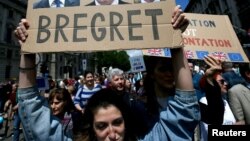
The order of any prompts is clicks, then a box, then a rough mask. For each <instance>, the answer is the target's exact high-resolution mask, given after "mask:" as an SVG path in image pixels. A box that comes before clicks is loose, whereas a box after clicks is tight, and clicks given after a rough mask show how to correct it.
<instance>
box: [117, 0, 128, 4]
mask: <svg viewBox="0 0 250 141" xmlns="http://www.w3.org/2000/svg"><path fill="white" fill-rule="evenodd" d="M119 4H130V3H128V2H125V1H122V0H119Z"/></svg>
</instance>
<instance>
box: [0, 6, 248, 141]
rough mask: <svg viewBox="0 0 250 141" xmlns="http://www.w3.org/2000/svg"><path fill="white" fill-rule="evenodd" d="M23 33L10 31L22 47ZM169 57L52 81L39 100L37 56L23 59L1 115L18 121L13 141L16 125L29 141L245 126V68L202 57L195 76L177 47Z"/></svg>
mask: <svg viewBox="0 0 250 141" xmlns="http://www.w3.org/2000/svg"><path fill="white" fill-rule="evenodd" d="M172 21H173V23H172V24H173V26H174V28H181V27H183V26H186V24H188V20H187V19H186V18H185V16H184V14H183V12H182V11H181V9H180V7H179V6H177V7H176V8H175V9H174V12H173V17H172ZM28 30H29V22H28V21H27V20H26V19H22V20H21V22H20V24H19V26H18V27H17V29H16V30H15V34H16V36H17V38H18V39H19V42H20V43H21V45H22V43H24V42H25V41H26V39H27V38H28V32H27V31H28ZM170 50H171V55H172V57H171V58H165V57H155V56H150V57H149V58H148V59H147V60H146V62H145V64H146V68H147V71H146V72H142V73H140V74H138V75H136V76H135V74H134V73H132V72H130V73H126V72H124V71H123V70H121V69H119V68H112V69H110V70H109V71H108V72H107V76H106V75H103V76H102V75H97V74H94V73H93V72H90V71H86V72H85V73H84V74H83V77H82V78H81V79H65V80H63V81H61V82H60V83H55V82H54V81H53V79H51V80H50V88H49V89H48V90H47V91H46V92H45V93H41V92H40V91H39V90H38V88H37V86H36V76H37V75H36V64H35V54H23V53H21V58H20V67H19V70H20V73H19V82H18V83H12V85H8V92H9V93H10V94H9V98H7V99H6V98H5V100H2V99H1V101H0V106H1V109H3V113H7V109H9V107H10V106H12V108H11V109H12V110H13V111H12V112H11V113H13V117H14V119H19V120H18V121H19V124H16V126H14V129H18V130H14V132H15V131H16V132H17V133H16V135H17V139H15V140H19V139H18V131H19V125H20V122H21V124H22V129H23V132H24V136H25V139H26V140H27V141H37V140H41V141H45V140H51V141H55V140H59V141H71V140H76V141H112V140H115V141H175V140H176V141H192V140H203V141H206V140H207V135H208V125H213V124H214V125H249V124H250V111H249V110H247V107H248V106H249V105H250V64H249V63H245V64H244V63H242V64H240V65H239V69H237V70H238V71H235V70H234V69H233V65H232V64H233V63H229V62H223V60H219V59H217V58H215V57H213V56H210V55H208V56H205V57H204V60H203V61H204V64H206V66H207V67H206V68H205V69H204V71H203V72H197V71H196V70H194V69H193V66H194V64H193V63H192V62H191V61H190V60H187V59H186V57H185V53H184V49H183V48H182V47H180V48H174V49H170ZM104 76H106V77H104ZM236 78H237V79H236ZM236 80H237V81H236ZM17 87H18V89H17ZM6 88H7V87H6ZM1 90H2V89H1ZM6 92H7V91H6ZM2 93H3V92H2V91H1V93H0V94H1V96H2ZM17 109H18V110H17ZM11 116H12V114H9V115H7V117H11ZM14 135H15V133H14ZM15 137H16V136H15Z"/></svg>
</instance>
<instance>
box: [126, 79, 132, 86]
mask: <svg viewBox="0 0 250 141" xmlns="http://www.w3.org/2000/svg"><path fill="white" fill-rule="evenodd" d="M125 81H126V83H125V85H126V87H127V88H130V87H131V82H130V81H129V80H127V79H126V80H125Z"/></svg>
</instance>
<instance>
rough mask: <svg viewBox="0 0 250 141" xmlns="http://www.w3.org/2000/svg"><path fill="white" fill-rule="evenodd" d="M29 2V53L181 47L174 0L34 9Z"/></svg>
mask: <svg viewBox="0 0 250 141" xmlns="http://www.w3.org/2000/svg"><path fill="white" fill-rule="evenodd" d="M36 2H37V1H35V0H29V1H28V9H27V19H28V21H30V28H29V38H28V39H27V41H26V42H25V44H24V46H23V47H22V51H24V52H28V53H37V52H65V51H67V52H69V51H70V52H86V51H107V50H124V49H143V48H163V47H166V46H168V47H170V48H176V47H180V46H182V44H181V43H182V38H181V31H180V30H174V29H173V27H172V24H171V18H172V17H171V16H172V13H173V9H174V7H175V1H174V0H167V1H161V2H157V3H147V4H141V3H139V4H132V3H131V4H121V5H104V6H103V5H102V6H86V5H85V4H86V3H85V2H84V1H80V3H81V4H80V5H79V6H77V5H74V6H70V7H60V8H35V7H34V8H33V4H34V3H36Z"/></svg>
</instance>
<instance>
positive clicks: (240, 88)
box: [228, 84, 250, 93]
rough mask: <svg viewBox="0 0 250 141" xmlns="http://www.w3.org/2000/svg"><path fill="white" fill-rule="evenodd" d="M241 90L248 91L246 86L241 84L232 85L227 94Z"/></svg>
mask: <svg viewBox="0 0 250 141" xmlns="http://www.w3.org/2000/svg"><path fill="white" fill-rule="evenodd" d="M241 90H244V91H250V90H249V89H248V88H247V87H246V86H244V85H243V84H237V85H234V86H233V87H231V88H230V89H229V90H228V91H229V93H231V92H232V93H235V92H239V91H241Z"/></svg>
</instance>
